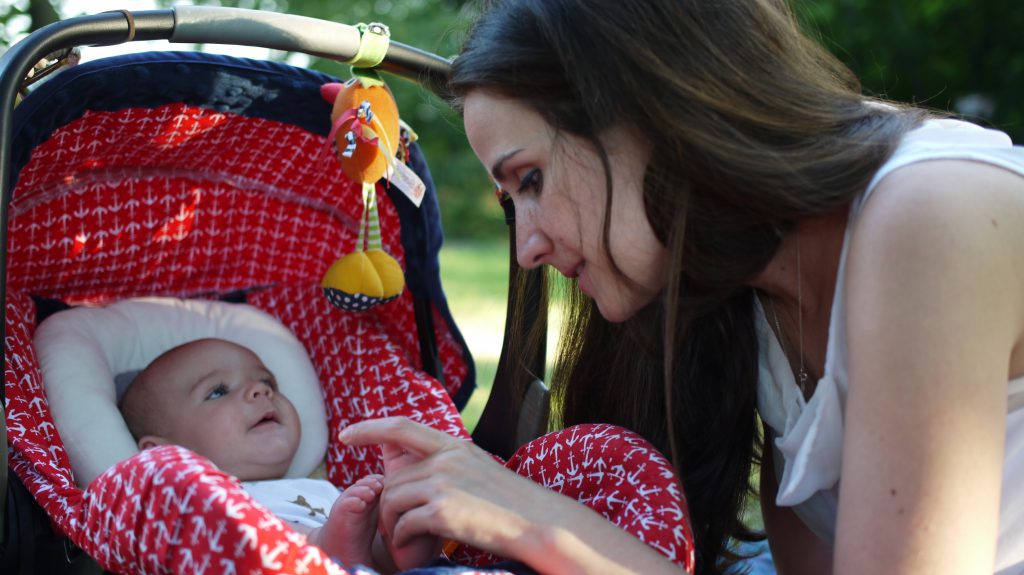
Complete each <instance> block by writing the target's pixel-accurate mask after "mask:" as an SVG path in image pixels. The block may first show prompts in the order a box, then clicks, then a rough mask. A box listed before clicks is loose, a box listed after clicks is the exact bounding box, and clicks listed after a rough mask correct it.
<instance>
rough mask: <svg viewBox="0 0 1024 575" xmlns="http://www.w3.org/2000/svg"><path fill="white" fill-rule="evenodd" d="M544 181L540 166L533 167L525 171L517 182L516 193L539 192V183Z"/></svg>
mask: <svg viewBox="0 0 1024 575" xmlns="http://www.w3.org/2000/svg"><path fill="white" fill-rule="evenodd" d="M543 183H544V176H543V174H541V171H540V168H533V169H531V170H530V171H528V172H526V175H524V176H523V179H522V180H520V182H519V189H518V190H516V193H518V194H521V193H523V192H532V193H534V194H539V193H540V189H541V185H542V184H543Z"/></svg>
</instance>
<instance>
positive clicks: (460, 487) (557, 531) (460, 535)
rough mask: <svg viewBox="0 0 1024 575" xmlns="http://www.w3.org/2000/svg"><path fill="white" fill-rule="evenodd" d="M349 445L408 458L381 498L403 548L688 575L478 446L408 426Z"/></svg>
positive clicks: (393, 426) (369, 428)
mask: <svg viewBox="0 0 1024 575" xmlns="http://www.w3.org/2000/svg"><path fill="white" fill-rule="evenodd" d="M340 439H341V441H342V442H344V443H346V444H348V445H373V444H381V445H384V450H385V461H387V460H389V459H391V458H395V457H406V458H407V461H406V465H405V466H402V467H401V468H400V469H398V470H396V471H395V472H394V473H386V476H385V487H384V492H383V494H382V496H381V509H380V513H381V526H382V529H384V530H385V532H386V534H387V536H389V537H391V538H392V540H393V543H394V544H396V545H402V544H403V543H404V542H406V541H409V540H411V539H413V538H415V537H417V536H421V535H424V534H428V533H430V534H433V535H437V536H440V537H444V538H448V539H454V540H457V541H459V542H462V543H466V544H469V545H473V546H475V547H478V548H480V549H483V550H485V551H489V552H491V553H494V554H495V555H498V556H502V557H508V558H512V559H516V560H519V561H522V562H524V563H526V564H527V565H530V566H531V567H533V568H534V569H536V570H537V571H539V572H542V573H574V572H579V573H597V572H601V573H614V572H617V571H618V572H636V571H637V570H639V571H643V572H649V573H657V572H664V573H678V572H679V568H678V567H677V566H675V565H674V564H672V563H671V562H669V561H668V560H667V559H665V558H664V557H662V556H661V555H660V554H658V553H657V552H655V551H654V550H653V549H651V548H650V547H648V546H647V545H645V544H644V543H642V542H641V541H639V540H638V539H636V538H634V537H633V536H632V535H629V534H628V533H626V532H624V531H622V530H620V529H619V528H617V527H615V526H614V525H612V524H611V523H609V522H608V521H606V520H605V519H604V518H603V517H601V516H600V515H598V514H597V513H595V512H593V511H592V510H590V509H589V508H587V507H585V506H584V505H582V504H580V503H578V502H576V501H575V500H573V499H570V498H568V497H564V496H562V495H560V494H557V493H555V492H553V491H550V490H548V489H546V488H544V487H542V486H540V485H538V484H536V483H534V482H533V481H531V480H529V479H526V478H524V477H522V476H520V475H518V474H516V473H514V472H512V471H510V470H508V469H506V468H505V467H503V466H502V465H501V464H499V463H498V462H497V461H496V460H495V459H494V458H493V457H492V456H491V455H489V454H488V453H486V452H484V451H483V450H481V449H480V448H478V447H476V446H475V445H473V444H472V443H471V442H468V441H465V440H461V439H457V438H454V437H451V436H449V435H447V434H445V433H442V432H440V431H437V430H435V429H433V428H430V427H427V426H425V425H422V424H419V423H415V422H413V421H410V420H408V419H405V418H387V419H378V420H370V421H363V422H360V423H357V424H354V425H351V426H349V427H347V428H346V429H345V430H343V431H342V432H341V435H340ZM403 452H405V454H404V455H403ZM415 459H420V461H418V462H409V461H410V460H415Z"/></svg>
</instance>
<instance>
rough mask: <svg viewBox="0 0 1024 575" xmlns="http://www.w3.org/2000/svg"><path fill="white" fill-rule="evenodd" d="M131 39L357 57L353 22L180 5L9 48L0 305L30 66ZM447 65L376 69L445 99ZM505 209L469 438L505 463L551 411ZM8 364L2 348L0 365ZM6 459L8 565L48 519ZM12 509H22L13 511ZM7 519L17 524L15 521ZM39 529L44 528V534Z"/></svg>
mask: <svg viewBox="0 0 1024 575" xmlns="http://www.w3.org/2000/svg"><path fill="white" fill-rule="evenodd" d="M136 40H140V41H141V40H168V41H173V42H183V43H221V44H239V45H249V46H259V47H265V48H271V49H279V50H285V51H291V52H302V53H306V54H310V55H315V56H320V57H326V58H330V59H333V60H337V61H340V62H343V63H345V62H349V61H350V60H351V59H352V58H353V57H354V56H355V54H356V53H357V52H358V50H359V42H360V34H359V31H358V30H357V29H356V28H355V27H352V26H348V25H344V24H338V23H332V22H325V21H322V20H317V19H312V18H307V17H302V16H294V15H287V14H277V13H268V12H261V11H257V10H246V9H237V8H214V7H196V6H179V7H175V8H171V9H166V10H149V11H137V12H129V11H116V12H108V13H102V14H96V15H91V16H82V17H78V18H72V19H69V20H65V21H62V22H58V23H55V24H51V25H49V26H47V27H45V28H43V29H40V30H38V31H36V32H34V33H33V34H31V35H29V36H28V37H26V38H25V39H24V40H22V41H21V42H19V43H18V44H16V45H14V46H12V47H11V48H10V50H8V51H7V52H6V53H5V54H4V55H3V57H0V126H2V127H3V128H0V246H2V248H3V249H0V300H3V301H4V302H6V300H7V245H8V238H7V230H8V218H9V214H8V207H9V204H10V201H11V198H12V193H13V190H12V189H11V188H12V186H11V177H10V171H11V166H12V144H13V142H12V134H11V128H10V126H11V125H12V123H13V122H12V117H13V109H14V106H15V101H16V97H17V94H18V92H19V90H20V89H21V87H22V86H23V81H24V78H25V77H26V75H27V74H28V73H29V70H31V69H32V67H33V66H34V65H35V64H36V63H37V62H39V61H40V60H42V59H43V58H45V57H47V56H48V55H50V54H54V53H60V52H61V51H64V50H68V49H71V48H73V47H75V46H80V45H114V44H120V43H125V42H130V41H136ZM449 65H450V61H449V60H447V59H445V58H442V57H440V56H437V55H435V54H431V53H428V52H424V51H422V50H419V49H416V48H414V47H411V46H407V45H404V44H401V43H398V42H394V41H392V42H391V43H390V45H389V47H388V50H387V54H386V56H385V58H384V61H383V62H382V63H381V64H380V65H379V68H380V69H381V70H383V71H386V72H389V73H391V74H393V75H396V76H398V77H401V78H404V79H407V80H410V81H413V82H418V83H420V84H422V85H424V86H425V87H427V88H428V89H430V90H432V91H433V92H435V93H437V94H438V95H441V96H444V95H445V81H446V78H447V74H448V69H449ZM503 208H504V209H505V215H506V223H508V224H509V234H510V258H509V259H510V264H509V269H510V289H509V300H508V306H507V317H506V327H505V333H504V343H503V346H502V351H501V355H500V357H499V362H498V369H497V373H496V376H495V380H494V383H493V387H492V390H491V394H490V397H489V400H488V402H487V404H486V406H485V408H484V411H483V414H482V416H481V418H480V421H479V423H478V425H477V428H476V430H475V432H474V434H473V440H474V442H476V443H477V444H478V445H480V446H481V447H483V448H484V449H487V450H488V451H491V452H492V453H495V454H496V455H499V456H501V457H504V458H507V457H509V456H510V455H511V454H512V453H513V452H514V451H515V449H516V448H517V447H518V446H519V445H522V444H523V443H525V442H527V441H529V440H530V439H533V438H535V437H537V436H539V435H540V434H541V433H543V432H544V431H546V428H547V409H548V405H547V390H546V387H544V384H543V383H542V382H541V381H540V380H539V379H537V378H536V377H535V376H534V375H533V374H543V373H544V365H545V361H544V359H545V352H544V349H543V343H542V342H543V341H544V338H543V337H540V338H536V339H535V340H534V341H537V342H538V343H537V344H536V345H534V346H533V348H532V349H526V348H520V349H519V350H518V351H517V352H513V350H512V348H511V347H510V343H509V342H510V341H511V339H512V336H513V330H516V329H521V330H523V331H527V330H529V329H534V328H535V329H539V330H541V332H543V330H545V329H546V313H545V310H546V301H545V298H544V296H543V294H544V292H545V289H544V284H545V280H544V274H543V271H542V270H530V271H526V270H522V269H521V268H519V267H518V265H517V263H516V259H515V236H514V230H515V227H514V225H513V224H514V221H515V217H514V211H513V208H512V206H511V204H510V203H506V204H504V205H503ZM513 283H517V284H519V285H522V286H525V289H518V290H517V289H513V288H512V287H511V284H513ZM415 312H416V324H417V329H418V331H419V333H420V337H419V341H420V347H421V350H420V351H421V355H422V358H423V365H424V369H425V371H427V373H430V374H431V375H435V376H436V375H438V374H439V373H440V369H439V367H438V366H437V365H436V352H435V351H434V350H433V349H432V347H433V345H434V343H433V341H432V336H428V335H426V334H432V333H433V327H432V321H433V320H432V317H431V316H430V312H429V307H428V304H426V303H425V302H421V301H420V299H419V298H416V303H415ZM513 317H518V318H521V323H520V324H518V325H515V324H513V322H512V321H511V320H512V318H513ZM5 330H6V326H5V325H3V324H0V337H4V336H6V333H5ZM5 341H6V338H5ZM513 353H514V356H513ZM432 357H433V358H434V361H433V362H432V361H431V358H432ZM8 361H9V358H8V355H7V350H6V347H5V350H4V365H5V369H6V368H7V367H8ZM0 400H2V405H3V411H4V414H5V417H4V420H3V422H2V423H0V434H2V436H3V439H4V443H7V424H6V409H7V405H6V389H5V387H0ZM7 456H8V453H7V450H6V449H5V450H3V455H2V458H3V462H2V463H3V465H2V466H0V486H2V488H3V494H2V495H3V496H2V497H0V516H2V517H3V520H2V521H0V556H4V557H3V562H5V563H6V562H8V561H9V560H10V551H11V549H12V547H13V545H12V543H15V541H14V540H15V539H17V536H18V534H19V532H21V533H25V530H29V531H32V532H33V535H34V534H35V533H38V532H39V531H40V529H41V527H40V523H41V522H45V519H46V517H45V515H44V514H42V512H41V510H40V509H39V508H38V506H34V505H33V504H34V503H35V502H34V500H33V499H32V496H31V495H30V494H29V493H28V491H27V490H26V489H25V488H24V486H22V485H20V482H16V481H11V479H16V477H9V467H8V461H7ZM33 506H34V509H33V508H32V507H33ZM14 507H18V508H20V509H17V510H15V509H14ZM33 515H35V516H41V519H40V518H39V517H36V518H35V519H34V520H33V519H32V517H33ZM14 521H18V522H19V523H18V524H12V523H13V522H14ZM45 527H46V526H45V525H43V526H42V528H43V530H45ZM12 528H13V531H12ZM25 534H27V533H25ZM61 548H62V549H63V553H62V555H63V558H57V559H56V561H57V562H58V563H59V562H60V559H64V560H66V561H65V563H64V566H65V568H66V569H72V570H75V571H73V572H81V571H82V569H88V568H89V567H88V566H85V567H83V566H82V562H81V561H77V560H78V557H77V556H76V551H77V550H76V549H74V547H73V545H71V544H70V542H69V541H68V540H67V539H63V538H60V539H58V540H56V541H54V542H53V543H52V544H51V545H50V547H49V548H48V550H49V551H50V552H52V551H54V550H57V549H61ZM80 554H81V553H80V552H77V555H80ZM69 572H72V571H69Z"/></svg>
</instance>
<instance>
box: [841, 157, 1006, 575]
mask: <svg viewBox="0 0 1024 575" xmlns="http://www.w3.org/2000/svg"><path fill="white" fill-rule="evenodd" d="M1022 199H1024V180H1022V179H1021V178H1020V177H1017V176H1014V175H1013V174H1011V173H1010V172H1007V171H1003V170H1000V169H998V168H995V167H992V166H987V165H984V164H978V163H972V162H960V161H952V162H951V161H942V162H926V163H920V164H914V165H911V166H909V167H906V168H903V169H901V170H898V171H896V172H894V173H893V174H891V175H890V176H889V177H888V178H886V179H885V180H884V181H883V182H882V184H881V185H880V186H879V188H878V190H877V191H876V193H875V196H874V197H872V198H871V200H870V201H869V202H868V204H867V205H866V206H865V209H864V211H863V213H862V215H861V218H860V220H859V221H858V222H857V224H856V225H857V228H856V229H855V232H854V238H853V243H852V246H851V250H850V256H849V260H848V264H847V265H848V268H847V269H848V274H847V283H846V289H847V293H848V294H849V298H848V304H847V305H848V306H849V307H848V308H847V317H848V318H849V320H848V321H849V323H848V337H849V354H850V382H849V396H848V399H847V406H846V415H845V422H844V427H845V434H844V444H843V468H842V476H841V479H840V482H841V486H842V487H841V494H840V500H839V517H838V525H837V535H836V556H835V563H834V572H835V573H837V574H846V573H857V574H861V575H863V574H872V573H885V574H899V573H915V574H916V573H929V574H932V575H939V574H943V573H950V574H954V573H955V574H961V573H991V572H992V568H993V560H994V554H995V547H996V537H997V535H996V534H997V526H998V515H999V500H1000V485H1001V471H1002V462H1003V443H1004V435H1005V418H1006V397H1007V380H1008V376H1009V370H1010V369H1011V362H1012V361H1013V351H1014V348H1015V346H1017V345H1018V344H1019V342H1020V340H1021V333H1022V331H1024V327H1022V320H1024V294H1022V290H1024V281H1022V280H1024V277H1022V274H1024V272H1022V269H1024V266H1022V265H1021V255H1020V254H1021V253H1024V232H1022V230H1024V201H1022Z"/></svg>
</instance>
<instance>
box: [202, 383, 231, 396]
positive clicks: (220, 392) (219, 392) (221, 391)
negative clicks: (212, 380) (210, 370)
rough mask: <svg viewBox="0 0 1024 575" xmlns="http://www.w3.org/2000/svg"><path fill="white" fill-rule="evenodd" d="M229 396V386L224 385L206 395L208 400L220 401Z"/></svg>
mask: <svg viewBox="0 0 1024 575" xmlns="http://www.w3.org/2000/svg"><path fill="white" fill-rule="evenodd" d="M227 394H228V386H226V385H224V384H223V383H221V384H219V385H217V387H215V388H213V389H211V390H210V393H207V394H206V399H219V398H221V397H224V396H225V395H227Z"/></svg>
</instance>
